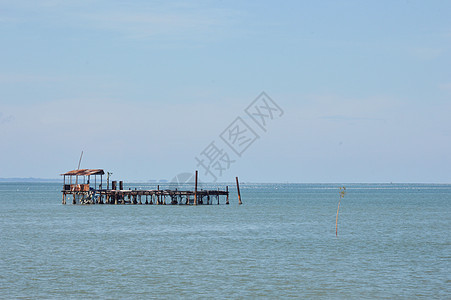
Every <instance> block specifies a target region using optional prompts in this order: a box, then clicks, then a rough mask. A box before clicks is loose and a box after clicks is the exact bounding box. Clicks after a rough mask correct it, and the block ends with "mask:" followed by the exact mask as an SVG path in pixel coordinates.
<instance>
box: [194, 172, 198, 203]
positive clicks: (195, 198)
mask: <svg viewBox="0 0 451 300" xmlns="http://www.w3.org/2000/svg"><path fill="white" fill-rule="evenodd" d="M194 205H197V170H196V179H195V184H194Z"/></svg>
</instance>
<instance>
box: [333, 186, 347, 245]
mask: <svg viewBox="0 0 451 300" xmlns="http://www.w3.org/2000/svg"><path fill="white" fill-rule="evenodd" d="M339 194H340V199H339V200H338V208H337V218H336V219H335V236H338V211H339V210H340V202H341V199H342V198H343V197H344V196H345V195H346V188H345V187H341V188H340V192H339Z"/></svg>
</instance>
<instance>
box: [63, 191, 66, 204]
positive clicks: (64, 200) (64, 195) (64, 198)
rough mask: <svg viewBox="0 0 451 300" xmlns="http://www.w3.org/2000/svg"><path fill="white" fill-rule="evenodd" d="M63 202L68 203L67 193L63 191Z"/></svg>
mask: <svg viewBox="0 0 451 300" xmlns="http://www.w3.org/2000/svg"><path fill="white" fill-rule="evenodd" d="M63 204H66V193H63Z"/></svg>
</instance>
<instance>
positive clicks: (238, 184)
mask: <svg viewBox="0 0 451 300" xmlns="http://www.w3.org/2000/svg"><path fill="white" fill-rule="evenodd" d="M236 189H237V191H238V204H243V202H241V194H240V183H239V182H238V177H236Z"/></svg>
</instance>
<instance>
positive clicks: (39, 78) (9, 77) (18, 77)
mask: <svg viewBox="0 0 451 300" xmlns="http://www.w3.org/2000/svg"><path fill="white" fill-rule="evenodd" d="M61 80H62V79H61V78H59V77H52V76H43V75H33V74H6V73H3V74H0V84H1V83H4V84H5V83H6V84H11V83H41V82H58V81H61Z"/></svg>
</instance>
